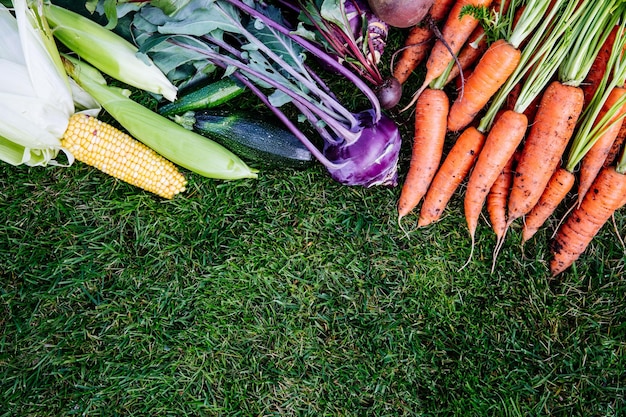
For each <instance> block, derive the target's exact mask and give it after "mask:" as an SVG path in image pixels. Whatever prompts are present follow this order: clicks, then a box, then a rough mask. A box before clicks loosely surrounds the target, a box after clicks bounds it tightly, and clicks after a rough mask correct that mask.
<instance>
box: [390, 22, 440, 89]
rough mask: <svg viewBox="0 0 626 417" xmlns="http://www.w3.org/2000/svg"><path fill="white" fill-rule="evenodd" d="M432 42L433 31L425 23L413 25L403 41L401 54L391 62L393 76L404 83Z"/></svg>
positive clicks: (424, 56)
mask: <svg viewBox="0 0 626 417" xmlns="http://www.w3.org/2000/svg"><path fill="white" fill-rule="evenodd" d="M433 43H434V37H433V31H432V29H431V27H430V26H429V25H428V24H427V23H426V24H423V25H417V26H413V27H412V28H411V29H410V31H409V34H408V36H407V37H406V39H405V41H404V47H403V48H402V55H400V58H399V59H398V60H397V61H396V62H395V64H393V76H394V77H395V78H396V79H397V80H398V81H399V82H400V84H404V83H405V82H406V80H407V79H408V78H409V76H410V75H411V74H412V73H413V71H415V69H416V68H417V67H418V66H419V65H420V64H421V63H422V61H423V60H424V59H426V56H427V55H428V51H430V49H431V48H432V44H433Z"/></svg>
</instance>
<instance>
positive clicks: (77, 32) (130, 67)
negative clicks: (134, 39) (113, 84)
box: [44, 4, 177, 101]
mask: <svg viewBox="0 0 626 417" xmlns="http://www.w3.org/2000/svg"><path fill="white" fill-rule="evenodd" d="M44 13H45V17H46V19H47V21H48V24H49V25H50V27H51V28H52V29H53V34H54V36H55V37H56V38H57V39H58V40H59V41H60V42H61V43H63V44H64V45H65V46H66V47H68V48H69V49H70V50H72V51H73V52H74V53H76V54H77V55H78V56H79V57H81V58H82V59H84V60H85V61H87V62H89V63H90V64H91V65H93V66H94V67H96V68H97V69H98V70H100V71H102V72H103V73H105V74H107V75H109V76H111V77H113V78H115V79H117V80H119V81H122V82H123V83H125V84H128V85H131V86H133V87H136V88H139V89H142V90H145V91H148V92H151V93H155V94H160V95H162V96H163V97H165V98H166V99H167V100H169V101H174V100H176V94H177V89H176V87H175V86H174V85H173V84H172V83H171V82H170V81H169V80H168V79H167V77H166V76H165V74H163V72H162V71H161V70H160V69H159V67H157V66H156V65H155V64H154V63H153V62H152V61H151V60H150V58H149V57H148V56H146V55H144V54H139V51H138V48H137V47H135V46H134V45H133V44H131V43H130V42H128V41H127V40H126V39H124V38H122V37H121V36H119V35H117V34H116V33H114V32H112V31H110V30H108V29H106V28H104V27H102V26H100V25H99V24H98V23H96V22H94V21H92V20H90V19H88V18H86V17H84V16H81V15H80V14H78V13H74V12H72V11H70V10H67V9H64V8H62V7H59V6H54V5H51V4H48V5H45V7H44Z"/></svg>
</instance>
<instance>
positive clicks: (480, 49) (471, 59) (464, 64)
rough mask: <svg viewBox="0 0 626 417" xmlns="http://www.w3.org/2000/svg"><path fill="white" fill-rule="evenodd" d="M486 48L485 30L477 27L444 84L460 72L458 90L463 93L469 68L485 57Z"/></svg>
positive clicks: (460, 52)
mask: <svg viewBox="0 0 626 417" xmlns="http://www.w3.org/2000/svg"><path fill="white" fill-rule="evenodd" d="M488 47H489V44H488V43H487V35H486V33H485V29H484V28H483V27H482V26H478V27H477V28H476V29H474V32H472V34H471V35H470V37H469V38H468V39H467V43H466V44H465V45H464V46H463V48H461V50H460V51H459V55H458V56H457V62H455V63H454V64H453V65H452V68H451V69H450V74H448V79H447V80H446V84H448V83H450V82H451V81H453V80H454V79H455V78H456V77H458V76H459V75H460V74H461V72H462V73H463V78H462V79H461V80H460V81H459V83H460V87H459V90H463V91H464V92H465V83H466V82H467V79H468V78H469V76H470V73H471V71H470V68H474V66H475V64H476V62H478V61H479V60H480V59H481V58H482V57H483V55H485V52H487V50H488ZM485 104H486V103H485ZM449 118H450V116H449V115H448V119H449Z"/></svg>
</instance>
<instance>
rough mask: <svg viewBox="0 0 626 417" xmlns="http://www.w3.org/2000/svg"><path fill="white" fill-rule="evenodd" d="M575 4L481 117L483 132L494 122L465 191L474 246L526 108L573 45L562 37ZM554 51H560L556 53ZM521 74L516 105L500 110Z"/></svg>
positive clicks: (537, 39)
mask: <svg viewBox="0 0 626 417" xmlns="http://www.w3.org/2000/svg"><path fill="white" fill-rule="evenodd" d="M557 3H558V1H557ZM575 3H577V2H575V1H574V2H572V3H569V4H566V5H565V7H564V9H563V11H562V13H561V14H560V15H559V19H557V21H556V22H554V24H553V25H552V26H551V30H550V31H548V32H547V33H542V34H540V35H535V36H533V37H532V38H531V40H530V41H529V43H528V44H527V45H526V47H525V49H524V51H523V52H522V56H521V58H520V65H518V66H517V68H516V69H515V70H514V72H513V74H512V75H511V77H509V79H507V81H506V82H505V85H504V86H503V88H502V89H500V90H499V91H498V93H497V95H496V97H495V99H494V101H493V102H492V104H491V106H490V108H489V109H488V111H487V113H486V114H485V116H483V118H482V119H481V122H480V124H479V127H478V129H479V130H481V131H486V130H487V129H486V127H487V126H490V125H491V122H492V121H493V120H495V122H494V123H493V126H491V128H490V129H489V133H488V134H487V138H486V139H485V145H484V146H483V149H482V151H481V153H480V155H479V156H478V159H477V160H476V165H475V166H474V169H473V171H472V173H471V175H470V178H469V181H468V184H467V190H466V193H465V201H464V207H465V217H466V220H467V224H468V229H469V233H470V237H471V239H472V247H473V246H474V244H473V242H474V234H475V231H476V227H477V225H478V219H479V217H480V214H481V211H482V206H483V204H484V201H485V198H486V196H487V194H488V192H489V189H490V188H491V186H492V185H493V183H494V181H495V180H496V178H497V177H498V175H500V172H502V170H503V169H504V166H505V165H506V163H507V162H508V161H509V159H510V158H511V157H512V156H513V153H514V152H515V150H516V149H517V147H518V146H519V145H520V143H521V142H522V139H523V138H524V136H525V134H526V129H527V127H528V118H527V116H526V115H525V114H524V110H526V108H527V107H528V106H529V105H530V103H532V102H533V100H534V99H535V98H536V97H537V96H538V95H539V94H540V92H541V91H542V90H543V88H544V87H545V85H546V84H547V83H548V82H549V81H550V79H551V77H552V75H553V74H554V72H555V71H556V70H557V68H558V65H559V63H560V62H561V60H562V59H563V56H564V53H565V52H564V51H567V45H571V41H572V39H571V38H568V37H566V36H563V34H564V33H565V32H566V31H567V29H568V28H569V27H571V26H572V25H573V22H575V21H576V19H577V18H578V17H579V16H580V14H581V12H582V9H578V12H577V11H576V7H575V6H576V4H575ZM559 4H560V3H559ZM556 8H557V5H555V6H554V8H553V9H552V13H556V12H555V10H556ZM529 47H530V48H532V49H531V52H528V49H526V48H529ZM535 47H536V48H537V49H535ZM555 52H559V53H558V54H556V53H555ZM522 75H523V76H524V84H523V86H522V88H521V91H520V94H519V97H518V99H517V101H516V103H515V106H514V107H513V109H506V110H504V111H502V112H501V113H498V110H499V107H500V106H501V105H502V103H504V101H505V98H506V94H508V92H510V91H511V90H512V89H513V87H514V86H515V85H516V84H517V83H518V82H520V80H521V78H522ZM470 256H471V255H470Z"/></svg>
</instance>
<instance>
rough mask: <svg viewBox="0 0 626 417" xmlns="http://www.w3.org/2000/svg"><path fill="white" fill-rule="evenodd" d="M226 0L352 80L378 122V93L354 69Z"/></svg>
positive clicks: (236, 1) (249, 9)
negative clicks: (368, 102) (370, 105)
mask: <svg viewBox="0 0 626 417" xmlns="http://www.w3.org/2000/svg"><path fill="white" fill-rule="evenodd" d="M225 1H226V2H228V3H230V4H232V5H233V6H235V7H237V8H238V9H240V10H242V11H244V12H246V13H247V14H249V15H250V16H252V17H255V18H258V19H261V20H262V21H263V22H264V23H265V24H266V25H267V26H269V27H271V28H273V29H276V30H277V31H278V32H280V33H282V34H283V35H285V36H288V37H290V38H291V39H293V40H294V41H295V42H297V43H299V44H300V45H301V46H302V47H304V48H305V49H307V50H308V51H309V52H311V53H312V54H314V55H315V56H317V57H318V58H319V59H320V60H322V61H323V62H324V63H325V64H326V65H328V66H330V67H331V68H333V69H334V70H336V71H337V72H338V73H339V74H341V75H343V76H344V77H345V78H347V79H348V80H350V81H351V82H352V83H353V84H354V85H355V86H356V87H357V88H358V89H359V90H361V91H362V92H363V94H365V95H366V96H367V98H368V99H369V100H370V102H371V103H372V107H373V108H374V114H375V120H374V122H377V121H378V120H379V119H380V117H381V108H380V102H379V101H378V98H377V97H376V94H375V93H374V91H373V90H372V89H371V88H370V87H369V86H368V85H367V84H366V83H365V81H363V80H362V79H361V78H359V77H358V76H356V75H355V74H354V73H353V72H352V71H350V70H349V69H348V68H346V67H344V66H343V65H341V64H340V63H338V62H337V61H336V60H334V59H332V58H331V57H330V56H328V54H327V53H326V52H325V51H323V50H322V49H320V48H319V47H317V46H316V45H315V44H313V43H312V42H309V41H308V40H306V39H304V38H302V37H300V36H298V35H295V34H293V33H291V31H290V30H289V29H287V28H285V27H283V26H282V25H281V24H280V23H277V22H274V21H273V20H272V19H269V18H268V17H267V16H265V15H263V14H262V13H260V12H259V11H257V10H256V9H253V8H252V7H249V6H247V5H246V4H244V3H243V2H241V1H240V0H225Z"/></svg>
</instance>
